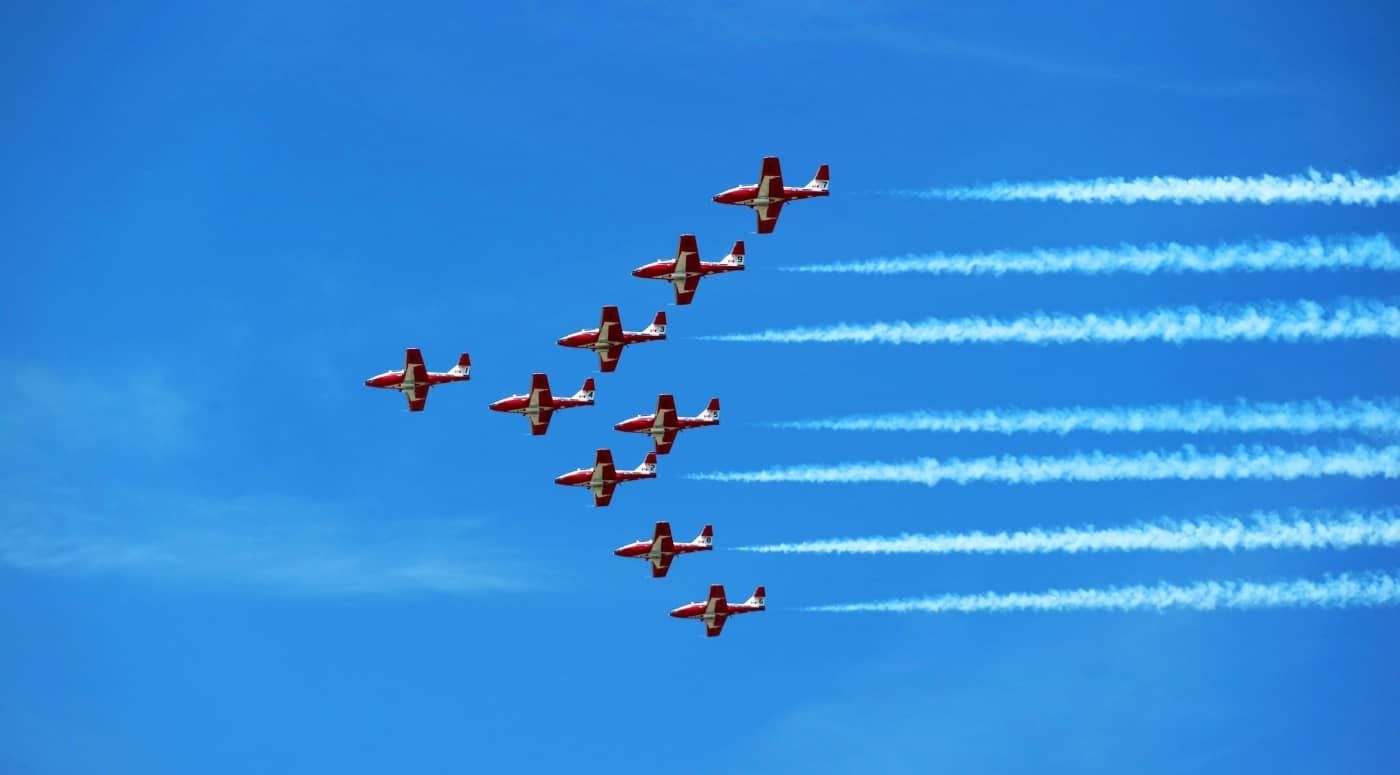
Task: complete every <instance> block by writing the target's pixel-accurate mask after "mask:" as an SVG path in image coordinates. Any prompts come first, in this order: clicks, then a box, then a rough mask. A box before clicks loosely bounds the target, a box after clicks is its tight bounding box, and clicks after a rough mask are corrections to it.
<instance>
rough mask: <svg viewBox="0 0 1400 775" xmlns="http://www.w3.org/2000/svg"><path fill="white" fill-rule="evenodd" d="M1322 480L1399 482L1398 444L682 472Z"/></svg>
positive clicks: (790, 476) (846, 478) (788, 477)
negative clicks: (1325, 449) (1374, 478)
mask: <svg viewBox="0 0 1400 775" xmlns="http://www.w3.org/2000/svg"><path fill="white" fill-rule="evenodd" d="M1322 476H1350V477H1357V478H1361V477H1372V476H1383V477H1385V478H1387V479H1394V478H1396V477H1400V446H1389V447H1379V448H1377V447H1366V446H1359V445H1358V446H1355V447H1352V448H1351V449H1341V450H1336V451H1330V452H1323V451H1320V450H1318V449H1317V448H1316V447H1309V448H1307V449H1304V450H1300V451H1287V450H1283V449H1279V448H1277V447H1237V448H1236V449H1235V451H1234V452H1231V453H1228V454H1202V453H1200V452H1198V451H1197V450H1196V448H1195V447H1192V446H1187V447H1184V448H1183V449H1182V450H1181V451H1180V452H1171V453H1166V452H1145V453H1140V454H1136V455H1108V454H1104V453H1102V452H1092V453H1088V454H1078V455H1073V456H1071V457H1030V456H1019V457H1017V456H1011V455H1007V456H1003V457H983V458H973V459H970V460H959V459H957V458H953V459H950V460H942V461H940V460H937V459H935V458H920V459H918V460H913V461H909V462H905V463H878V462H873V463H838V464H836V465H829V466H820V465H802V466H787V467H781V466H779V467H774V468H769V469H766V470H762V471H716V472H710V473H699V474H690V475H689V478H691V479H700V480H706V481H714V482H798V483H803V484H828V483H839V484H855V483H865V482H901V483H909V484H923V485H927V486H929V487H932V486H934V485H937V484H940V483H943V482H954V483H956V484H967V483H969V482H1005V483H1008V484H1037V483H1040V482H1104V481H1114V480H1123V479H1138V480H1144V481H1159V480H1166V479H1176V480H1226V479H1228V480H1243V479H1276V480H1277V479H1282V480H1293V479H1315V478H1318V477H1322Z"/></svg>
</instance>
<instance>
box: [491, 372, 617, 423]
mask: <svg viewBox="0 0 1400 775" xmlns="http://www.w3.org/2000/svg"><path fill="white" fill-rule="evenodd" d="M593 387H594V385H593V378H592V377H589V378H588V379H585V380H584V381H583V388H582V389H580V390H579V391H578V392H577V393H575V394H573V395H571V396H568V397H564V396H556V395H554V394H553V393H550V392H549V377H547V376H545V375H544V374H532V375H530V392H529V393H527V394H525V395H518V396H506V397H505V398H502V399H501V400H499V401H495V402H493V403H492V404H491V406H490V408H491V411H493V412H513V413H515V414H523V415H525V419H527V420H529V421H530V433H531V434H533V435H535V436H543V435H544V434H545V432H546V431H548V430H549V420H550V418H551V417H553V416H554V413H555V412H556V411H558V410H560V409H573V408H574V407H576V406H592V405H593V393H594V390H593Z"/></svg>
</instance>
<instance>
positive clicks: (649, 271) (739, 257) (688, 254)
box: [632, 234, 744, 306]
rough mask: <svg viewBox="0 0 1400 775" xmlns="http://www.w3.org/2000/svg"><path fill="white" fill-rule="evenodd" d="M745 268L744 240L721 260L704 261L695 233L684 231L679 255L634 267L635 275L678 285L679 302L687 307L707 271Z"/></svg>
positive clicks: (728, 270)
mask: <svg viewBox="0 0 1400 775" xmlns="http://www.w3.org/2000/svg"><path fill="white" fill-rule="evenodd" d="M742 271H744V241H743V240H739V241H738V242H735V243H734V248H733V249H732V250H730V251H729V255H727V256H725V257H724V258H722V259H720V260H719V261H708V262H707V261H701V260H700V248H699V247H698V246H697V245H696V242H695V235H694V234H682V235H681V244H680V246H679V247H678V248H676V257H675V258H672V259H669V260H668V259H660V260H657V261H653V262H651V263H650V264H647V265H645V266H639V267H637V268H636V269H633V270H632V276H633V277H641V278H643V279H648V280H666V281H668V282H670V283H671V284H672V285H674V286H675V287H676V304H679V305H681V306H684V305H686V304H689V303H690V302H691V300H692V299H694V298H695V291H696V289H697V288H699V287H700V278H702V277H704V276H705V275H707V274H722V273H724V272H742Z"/></svg>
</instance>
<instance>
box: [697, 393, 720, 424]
mask: <svg viewBox="0 0 1400 775" xmlns="http://www.w3.org/2000/svg"><path fill="white" fill-rule="evenodd" d="M700 419H702V420H708V421H710V422H713V423H715V424H716V425H718V424H719V399H718V398H711V399H710V403H708V404H706V405H705V411H703V412H701V413H700Z"/></svg>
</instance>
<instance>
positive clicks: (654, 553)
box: [613, 522, 715, 579]
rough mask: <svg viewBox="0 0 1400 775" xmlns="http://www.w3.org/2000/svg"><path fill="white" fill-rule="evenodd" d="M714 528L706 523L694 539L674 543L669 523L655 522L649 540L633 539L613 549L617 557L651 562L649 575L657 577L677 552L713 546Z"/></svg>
mask: <svg viewBox="0 0 1400 775" xmlns="http://www.w3.org/2000/svg"><path fill="white" fill-rule="evenodd" d="M714 540H715V529H714V527H713V526H711V525H706V526H705V528H704V529H703V530H701V531H700V535H698V536H696V537H695V540H694V541H691V542H690V543H685V542H684V541H682V542H680V543H676V542H675V541H674V540H672V539H671V523H670V522H657V523H656V532H655V533H653V534H652V537H651V540H650V541H634V542H632V543H630V544H628V545H626V546H620V547H618V548H617V549H614V550H613V554H615V555H617V556H618V557H640V558H641V559H643V560H646V561H647V562H649V563H651V577H652V578H654V579H659V578H661V577H662V576H665V575H666V571H668V570H670V569H671V560H673V559H675V558H676V555H679V554H689V553H691V552H708V551H710V550H711V549H713V548H715V547H714Z"/></svg>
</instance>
